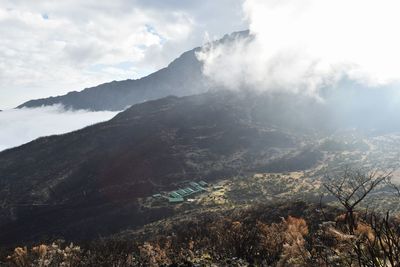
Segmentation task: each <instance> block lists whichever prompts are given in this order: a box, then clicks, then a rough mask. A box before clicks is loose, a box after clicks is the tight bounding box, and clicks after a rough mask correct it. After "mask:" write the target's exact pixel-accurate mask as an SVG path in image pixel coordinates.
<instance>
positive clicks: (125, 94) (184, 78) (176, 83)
mask: <svg viewBox="0 0 400 267" xmlns="http://www.w3.org/2000/svg"><path fill="white" fill-rule="evenodd" d="M248 36H249V32H248V31H241V32H236V33H232V34H230V35H226V36H224V37H223V38H222V39H220V40H218V41H215V43H221V44H223V43H226V42H232V41H234V40H236V39H241V38H248ZM200 50H201V48H195V49H192V50H190V51H187V52H185V53H183V54H182V55H181V56H180V57H178V58H177V59H175V60H174V61H173V62H171V63H170V64H169V65H168V66H167V67H166V68H163V69H161V70H159V71H157V72H155V73H152V74H150V75H148V76H146V77H143V78H141V79H138V80H125V81H113V82H110V83H105V84H101V85H98V86H96V87H92V88H86V89H84V90H83V91H80V92H76V91H74V92H70V93H68V94H66V95H63V96H56V97H49V98H44V99H37V100H30V101H28V102H26V103H23V104H21V105H20V106H18V108H22V107H40V106H50V105H55V104H61V105H63V106H65V107H66V108H72V109H86V110H94V111H99V110H112V111H119V110H123V109H125V108H127V107H129V106H131V105H133V104H136V103H142V102H144V101H147V100H153V99H158V98H161V97H165V96H168V95H176V96H185V95H191V94H197V93H201V92H206V91H207V90H209V89H210V88H212V87H213V86H214V85H212V84H211V83H210V81H209V79H208V78H207V77H205V76H204V75H203V72H202V63H201V62H200V61H199V60H198V58H197V56H196V52H198V51H200Z"/></svg>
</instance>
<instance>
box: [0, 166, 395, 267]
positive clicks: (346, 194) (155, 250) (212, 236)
mask: <svg viewBox="0 0 400 267" xmlns="http://www.w3.org/2000/svg"><path fill="white" fill-rule="evenodd" d="M330 179H331V183H327V184H326V185H325V188H326V191H327V192H328V193H329V194H330V196H331V197H332V196H333V197H334V198H335V199H337V204H338V205H326V204H322V202H320V203H307V202H304V201H291V202H279V201H277V202H274V203H269V204H262V203H258V204H254V205H251V206H247V207H242V208H240V209H237V208H236V209H230V210H223V211H221V210H219V211H210V210H208V211H204V212H200V213H197V214H192V215H187V216H180V217H176V218H174V219H173V220H171V221H170V222H169V223H165V224H163V225H157V226H152V227H150V228H149V229H147V231H136V232H125V233H121V234H120V235H117V236H114V237H112V238H106V239H98V240H96V241H91V242H89V243H82V244H79V246H77V245H76V244H70V243H67V242H65V241H60V240H59V241H54V242H53V243H50V244H41V245H36V246H32V247H29V248H28V247H17V248H15V249H14V250H12V251H3V252H2V253H3V255H2V258H3V260H4V264H6V265H8V266H82V265H83V266H212V265H213V264H214V265H216V266H399V264H400V228H399V222H400V217H399V216H398V215H396V214H393V215H392V214H391V213H390V212H389V211H387V212H375V211H368V210H365V209H364V208H362V206H361V204H362V202H363V201H364V200H365V198H366V197H367V196H368V195H369V194H370V193H371V192H373V191H374V190H375V189H377V188H378V187H379V186H383V185H384V184H385V183H390V174H379V173H378V172H367V173H366V172H362V171H360V170H351V169H346V170H345V171H344V172H343V173H341V174H340V175H339V176H338V177H336V179H333V178H330Z"/></svg>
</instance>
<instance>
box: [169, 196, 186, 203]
mask: <svg viewBox="0 0 400 267" xmlns="http://www.w3.org/2000/svg"><path fill="white" fill-rule="evenodd" d="M183 201H185V200H184V199H183V198H182V197H170V198H168V202H169V203H179V202H183Z"/></svg>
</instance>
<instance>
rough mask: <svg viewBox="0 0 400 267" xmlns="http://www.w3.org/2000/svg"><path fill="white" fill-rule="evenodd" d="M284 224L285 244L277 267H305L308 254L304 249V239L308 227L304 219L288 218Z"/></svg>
mask: <svg viewBox="0 0 400 267" xmlns="http://www.w3.org/2000/svg"><path fill="white" fill-rule="evenodd" d="M284 223H285V224H286V232H285V243H284V245H283V252H282V255H281V258H280V260H279V262H278V266H282V267H283V266H307V262H308V260H309V258H310V253H309V252H308V251H307V249H306V248H305V244H306V241H305V239H304V237H305V236H306V235H308V226H307V223H306V221H305V220H304V219H301V218H295V217H292V216H289V217H288V218H287V219H286V220H284Z"/></svg>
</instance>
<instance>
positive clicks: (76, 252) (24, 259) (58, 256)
mask: <svg viewBox="0 0 400 267" xmlns="http://www.w3.org/2000/svg"><path fill="white" fill-rule="evenodd" d="M62 244H63V242H62V241H58V242H54V243H53V244H51V245H43V244H42V245H39V246H36V247H33V248H32V249H31V250H28V249H27V248H26V247H24V248H20V247H17V248H16V249H15V250H14V253H13V254H12V255H10V256H8V257H7V259H8V262H9V263H10V264H11V265H14V266H18V267H25V266H43V267H44V266H65V267H72V266H78V265H79V263H80V262H81V249H80V247H78V246H74V245H73V244H72V243H71V244H70V245H69V246H63V245H62Z"/></svg>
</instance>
